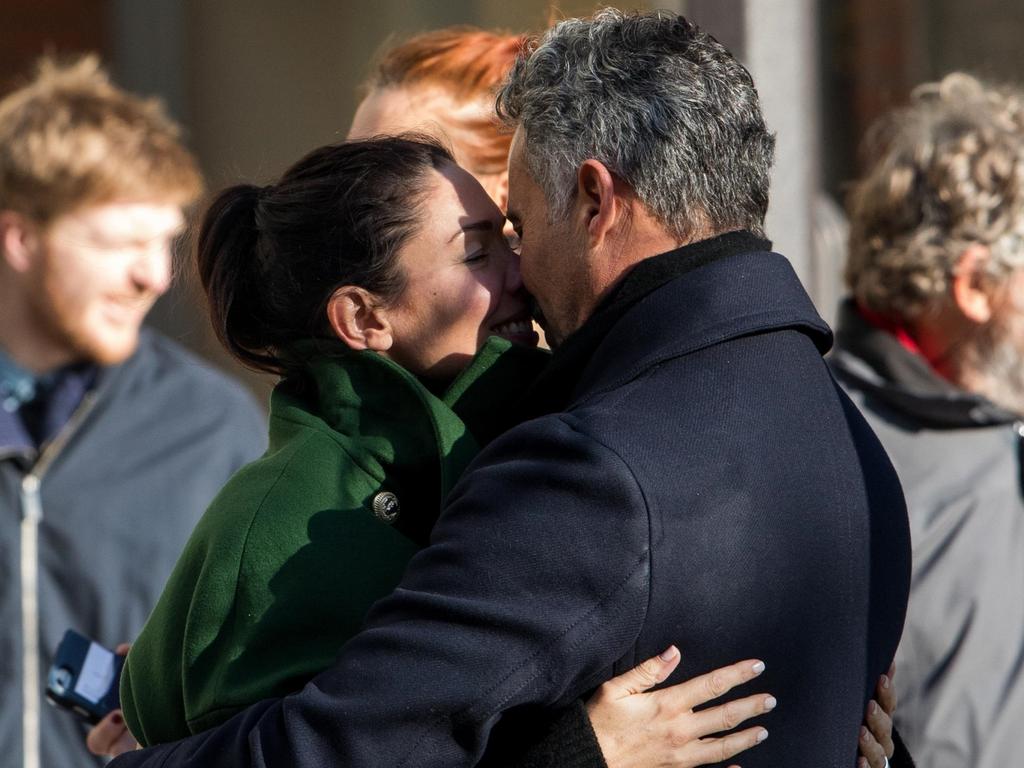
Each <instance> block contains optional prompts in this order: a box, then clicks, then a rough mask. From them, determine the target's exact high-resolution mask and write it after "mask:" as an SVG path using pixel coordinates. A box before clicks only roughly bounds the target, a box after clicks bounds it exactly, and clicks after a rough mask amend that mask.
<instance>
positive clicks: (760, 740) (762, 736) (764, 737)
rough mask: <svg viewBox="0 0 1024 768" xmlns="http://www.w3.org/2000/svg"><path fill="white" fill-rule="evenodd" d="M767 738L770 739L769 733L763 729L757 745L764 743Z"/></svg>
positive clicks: (759, 734)
mask: <svg viewBox="0 0 1024 768" xmlns="http://www.w3.org/2000/svg"><path fill="white" fill-rule="evenodd" d="M767 738H768V731H766V730H764V728H762V729H761V731H760V732H759V733H758V734H757V743H758V744H760V743H761V742H762V741H764V740H765V739H767Z"/></svg>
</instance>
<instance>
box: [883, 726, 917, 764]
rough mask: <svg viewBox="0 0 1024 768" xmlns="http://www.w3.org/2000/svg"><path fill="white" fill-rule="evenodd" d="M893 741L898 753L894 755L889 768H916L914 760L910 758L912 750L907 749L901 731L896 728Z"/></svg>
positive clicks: (893, 732)
mask: <svg viewBox="0 0 1024 768" xmlns="http://www.w3.org/2000/svg"><path fill="white" fill-rule="evenodd" d="M892 741H893V745H894V746H895V747H896V751H895V752H893V753H892V759H891V760H890V761H889V768H915V766H914V758H913V757H911V756H910V750H908V749H907V745H906V744H904V743H903V739H902V738H901V737H900V734H899V731H897V730H896V729H895V728H893V729H892Z"/></svg>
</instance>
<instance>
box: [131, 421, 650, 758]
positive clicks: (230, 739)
mask: <svg viewBox="0 0 1024 768" xmlns="http://www.w3.org/2000/svg"><path fill="white" fill-rule="evenodd" d="M648 531H649V525H648V520H647V510H646V506H645V503H644V500H643V496H642V494H641V493H640V489H639V487H638V485H637V483H636V480H635V479H634V477H633V475H632V473H631V472H630V471H629V468H628V467H627V466H625V464H624V463H623V462H622V461H621V459H619V457H618V456H616V455H615V454H614V453H613V452H612V451H610V450H609V449H608V448H607V447H605V446H603V445H601V444H600V443H599V442H597V441H595V440H593V439H591V438H590V437H588V436H586V435H584V434H581V433H580V432H579V431H578V430H576V429H574V428H573V427H572V426H570V425H569V424H568V423H566V422H565V421H564V420H562V419H559V418H554V417H549V418H545V419H540V420H536V421H534V422H530V423H529V424H526V425H523V426H521V427H519V428H517V429H514V430H512V431H511V432H509V433H508V434H506V435H505V436H504V437H502V438H500V439H499V440H497V441H495V442H494V443H493V444H492V445H491V446H489V447H488V449H487V450H485V451H484V452H483V453H482V454H481V455H480V456H479V457H478V459H477V461H476V462H475V463H474V465H473V466H472V467H471V468H470V470H469V471H468V472H467V473H466V475H465V476H464V478H463V480H462V481H461V482H460V484H459V485H458V486H457V488H456V489H455V491H454V492H453V494H452V498H451V499H450V501H449V504H448V506H447V508H446V509H445V511H444V512H443V514H442V516H441V519H440V520H439V522H438V524H437V526H436V528H435V531H434V535H433V537H432V540H431V544H430V546H428V547H427V548H426V549H425V550H423V551H422V552H420V553H419V554H418V555H417V556H416V557H415V558H414V559H413V561H412V562H411V563H410V565H409V568H408V570H407V571H406V574H405V576H404V578H403V580H402V583H401V584H400V585H399V587H398V589H397V590H396V591H395V592H394V593H393V594H392V595H391V596H390V597H388V598H385V599H384V600H382V601H380V602H379V603H378V604H377V606H376V607H375V608H374V610H373V611H371V614H370V616H369V617H368V619H367V625H366V627H365V629H364V630H363V631H362V632H361V633H360V634H359V635H358V636H357V637H356V638H355V639H354V640H352V641H351V642H350V643H348V644H347V645H346V646H345V648H344V649H343V651H342V653H341V654H340V655H339V657H338V660H337V661H336V663H335V664H334V666H332V667H331V668H330V669H328V670H326V671H325V672H323V673H322V674H320V675H318V676H317V677H316V678H315V679H314V680H313V681H311V682H310V683H309V684H308V685H307V686H306V687H305V688H304V689H303V691H301V692H300V693H298V694H296V695H294V696H289V697H287V698H285V699H283V700H277V701H273V702H264V703H263V704H261V705H258V708H256V709H253V708H250V709H249V710H246V711H245V712H243V713H241V714H240V715H237V716H236V717H235V718H233V719H232V720H230V721H228V723H226V724H225V725H223V726H221V727H219V728H217V729H214V730H212V731H209V732H206V733H203V734H200V735H199V736H197V737H193V738H192V739H189V740H187V741H186V742H184V743H183V744H180V745H176V746H173V747H171V748H167V747H165V748H162V750H160V751H156V752H153V753H150V755H151V757H150V756H149V755H147V752H146V751H143V752H139V753H137V754H133V755H131V756H129V760H130V762H124V763H117V764H116V765H119V766H120V765H124V766H128V765H137V766H138V765H143V766H158V765H159V766H167V768H171V766H192V767H195V766H203V765H218V766H248V765H277V764H282V765H283V764H288V765H294V766H297V767H298V768H305V767H306V766H314V765H323V764H326V763H335V764H340V765H346V766H351V767H352V768H360V767H361V766H377V765H389V766H396V767H398V766H413V765H415V766H417V767H418V768H432V767H433V766H437V768H440V767H441V766H445V767H446V768H447V767H448V766H457V765H472V764H474V763H475V762H476V761H477V760H479V759H480V757H481V755H482V753H483V750H484V747H485V745H486V741H487V737H488V734H489V731H490V729H491V728H492V727H493V725H494V724H495V723H496V722H497V720H498V719H499V717H500V716H501V714H502V712H504V711H507V710H508V709H511V708H513V707H517V706H520V705H532V706H541V707H552V708H555V707H561V706H565V705H566V704H568V703H570V702H571V701H573V700H574V699H576V698H577V697H578V696H579V695H581V694H582V693H583V691H584V690H586V689H587V688H589V687H593V685H596V684H597V683H599V682H601V681H602V680H603V679H604V678H605V677H607V676H608V675H609V674H610V670H611V668H612V665H613V664H614V662H615V661H617V660H618V659H619V658H620V657H621V656H622V655H623V654H625V653H626V652H628V651H629V650H630V648H631V646H632V644H633V643H634V641H635V639H636V636H637V634H638V632H639V629H640V626H641V624H642V622H643V619H644V612H645V610H646V606H647V595H648V584H649V562H648V557H649V541H648Z"/></svg>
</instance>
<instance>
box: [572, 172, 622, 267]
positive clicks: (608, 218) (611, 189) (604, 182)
mask: <svg viewBox="0 0 1024 768" xmlns="http://www.w3.org/2000/svg"><path fill="white" fill-rule="evenodd" d="M576 185H577V187H576V200H577V205H578V207H579V208H578V209H579V214H580V215H581V216H582V217H583V223H584V225H585V226H586V228H587V232H588V234H589V235H590V245H591V247H592V248H594V247H597V246H600V245H601V244H602V243H603V242H604V239H605V238H606V237H607V236H608V234H609V233H610V232H611V231H612V229H613V228H614V227H615V225H616V224H618V223H619V221H618V220H619V218H620V217H621V216H622V213H623V209H622V202H621V200H619V199H618V198H617V197H616V196H615V178H614V177H613V176H612V174H611V171H609V170H608V168H607V167H606V166H605V165H604V164H603V163H601V162H598V161H597V160H585V161H584V162H583V164H582V165H581V166H580V168H579V171H578V172H577V174H576Z"/></svg>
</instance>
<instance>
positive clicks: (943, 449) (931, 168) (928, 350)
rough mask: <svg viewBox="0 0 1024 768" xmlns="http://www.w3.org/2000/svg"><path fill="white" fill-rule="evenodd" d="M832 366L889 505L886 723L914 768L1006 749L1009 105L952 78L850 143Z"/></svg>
mask: <svg viewBox="0 0 1024 768" xmlns="http://www.w3.org/2000/svg"><path fill="white" fill-rule="evenodd" d="M866 148H867V153H868V160H869V163H870V165H869V170H868V171H867V173H866V174H865V175H864V177H863V178H862V179H861V180H860V181H859V182H858V183H857V184H856V185H855V187H854V188H853V190H852V194H851V198H850V213H851V241H850V255H849V262H848V264H847V268H846V279H847V283H848V285H849V288H850V291H851V293H852V298H851V299H850V300H849V301H848V302H847V303H846V305H845V306H844V307H843V309H842V311H841V318H840V324H839V331H838V334H837V352H836V353H835V355H834V356H833V358H832V364H833V368H834V370H835V372H836V373H837V375H838V377H839V378H840V381H841V382H842V383H843V384H844V385H845V387H846V388H847V390H848V391H849V392H850V393H851V395H852V396H853V398H854V399H855V401H857V403H858V404H859V405H860V406H861V409H862V410H863V411H864V413H865V414H866V416H867V417H868V420H869V421H870V423H871V425H872V427H873V428H874V430H875V431H876V432H877V434H878V436H879V438H880V439H881V441H882V443H883V444H884V445H885V447H886V450H887V451H888V452H889V455H890V457H891V458H892V461H893V463H894V464H895V466H896V469H897V472H898V474H899V475H900V479H901V481H902V483H903V487H904V490H905V493H906V496H907V503H908V507H909V514H910V521H911V535H912V540H913V569H914V577H913V581H912V588H911V599H910V608H909V614H908V617H907V625H906V629H905V632H904V635H903V640H902V644H901V646H900V651H899V654H898V656H897V668H898V669H899V675H898V678H899V685H898V689H899V692H900V698H901V702H900V708H899V710H898V711H897V723H898V725H899V726H900V730H901V732H902V733H903V735H904V737H905V738H906V740H907V742H908V745H909V746H910V747H911V751H912V752H913V753H914V755H915V757H916V758H917V760H918V761H919V763H920V764H921V765H924V766H928V768H946V767H947V766H948V767H949V768H952V767H953V766H957V767H958V768H959V767H960V766H968V765H969V766H973V767H974V768H995V766H1009V765H1020V764H1021V762H1022V756H1024V744H1022V743H1021V740H1020V737H1019V729H1020V722H1021V721H1022V718H1024V602H1022V601H1021V599H1020V594H1021V586H1022V585H1024V502H1022V497H1021V478H1022V473H1021V458H1020V450H1021V447H1020V442H1021V438H1022V436H1024V424H1022V422H1021V419H1022V414H1024V92H1021V91H1018V90H1014V89H1010V88H1002V87H992V86H989V85H986V84H984V83H982V82H979V81H978V80H976V79H974V78H972V77H969V76H966V75H963V74H953V75H949V76H948V77H946V78H945V79H944V80H942V81H941V82H938V83H932V84H928V85H925V86H922V87H921V88H919V89H918V90H917V91H916V92H915V93H914V95H913V98H912V102H911V105H910V106H909V107H907V108H905V109H902V110H898V111H895V112H893V113H892V114H890V115H888V116H887V117H885V118H883V119H882V121H881V122H880V123H879V124H878V125H876V126H875V127H874V128H873V129H872V131H871V132H870V134H869V136H868V140H867V144H866Z"/></svg>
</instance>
